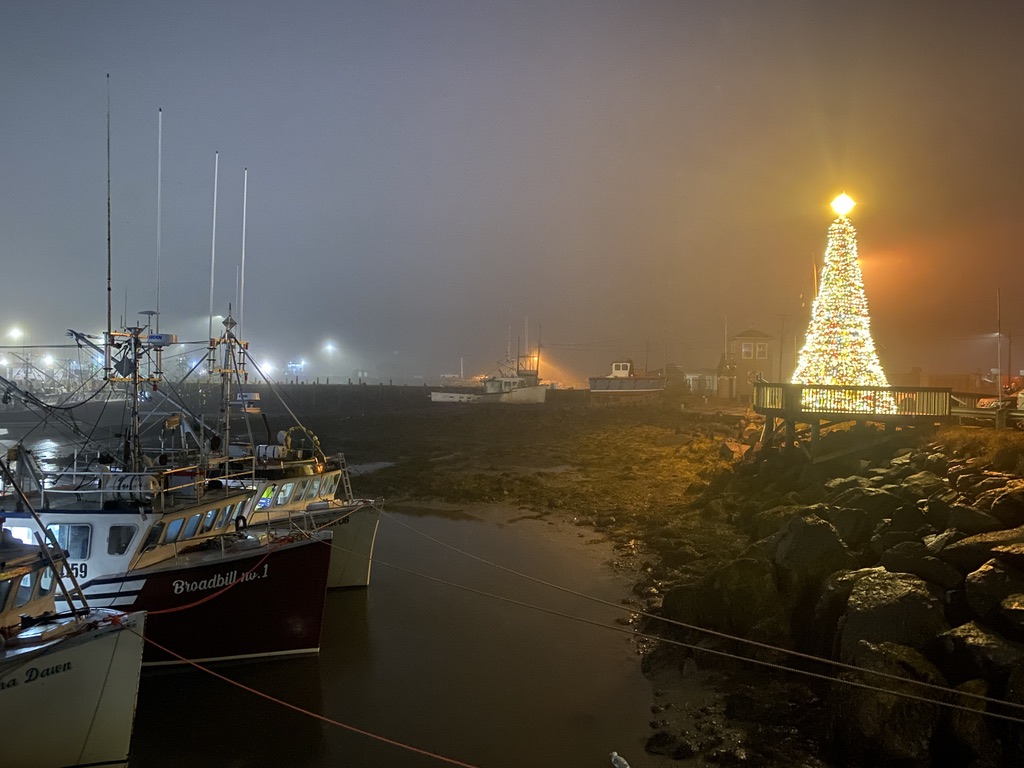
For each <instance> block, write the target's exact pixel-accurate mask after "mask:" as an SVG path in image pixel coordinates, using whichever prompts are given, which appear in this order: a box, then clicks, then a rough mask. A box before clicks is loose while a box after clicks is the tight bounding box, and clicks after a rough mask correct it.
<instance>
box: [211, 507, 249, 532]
mask: <svg viewBox="0 0 1024 768" xmlns="http://www.w3.org/2000/svg"><path fill="white" fill-rule="evenodd" d="M242 503H243V502H241V501H240V502H238V504H228V505H227V506H226V507H224V509H222V510H221V512H220V517H219V518H218V519H217V525H216V526H215V527H216V528H223V527H224V526H225V525H227V524H228V521H229V520H231V513H232V512H233V511H234V509H235V507H236V506H237V507H239V510H238V513H239V514H241V513H242V510H241V505H242Z"/></svg>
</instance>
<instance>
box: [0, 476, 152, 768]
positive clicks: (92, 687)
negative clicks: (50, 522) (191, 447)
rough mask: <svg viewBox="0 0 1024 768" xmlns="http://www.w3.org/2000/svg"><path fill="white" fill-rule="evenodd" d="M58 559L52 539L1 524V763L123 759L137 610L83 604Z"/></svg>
mask: <svg viewBox="0 0 1024 768" xmlns="http://www.w3.org/2000/svg"><path fill="white" fill-rule="evenodd" d="M3 468H4V471H5V472H7V467H6V464H4V465H3ZM0 528H2V518H0ZM65 567H66V563H65V562H64V561H63V560H62V553H61V551H60V550H59V549H58V548H56V547H43V546H41V545H38V544H27V543H24V542H22V541H19V540H18V539H15V538H14V537H13V535H12V534H11V532H10V531H9V530H8V529H6V528H2V530H0V726H2V728H3V733H4V735H5V738H4V740H3V745H2V746H0V760H2V764H3V766H4V768H60V767H66V766H71V767H81V768H85V766H127V764H128V753H129V749H130V746H131V736H132V724H133V722H134V719H135V703H136V696H137V694H138V688H139V674H140V671H141V668H142V650H143V632H144V629H145V619H146V615H145V613H129V614H125V613H122V612H121V611H114V610H109V609H102V608H90V607H88V606H87V605H86V604H85V603H84V601H82V600H80V599H78V598H80V594H79V593H77V591H76V587H75V586H74V585H73V584H70V583H67V582H66V581H65V578H64V573H65V572H64V571H63V570H62V569H64V568H65ZM58 590H60V592H61V593H62V594H64V595H65V596H66V597H68V598H69V599H73V600H74V603H73V605H74V607H73V608H72V609H71V610H69V611H66V612H58V610H57V605H56V599H55V598H56V594H57V592H58Z"/></svg>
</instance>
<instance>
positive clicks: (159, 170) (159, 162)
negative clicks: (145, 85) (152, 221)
mask: <svg viewBox="0 0 1024 768" xmlns="http://www.w3.org/2000/svg"><path fill="white" fill-rule="evenodd" d="M156 115H157V121H156V126H157V127H156V332H157V333H160V242H161V238H160V218H161V211H162V206H161V202H162V201H161V198H160V195H161V191H162V189H163V181H164V167H163V158H164V111H163V109H160V108H158V109H157V111H156Z"/></svg>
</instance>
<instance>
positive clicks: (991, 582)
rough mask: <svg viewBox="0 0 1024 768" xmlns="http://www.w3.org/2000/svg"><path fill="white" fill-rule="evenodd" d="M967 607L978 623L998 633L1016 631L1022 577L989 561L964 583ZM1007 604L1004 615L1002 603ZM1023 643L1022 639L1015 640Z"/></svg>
mask: <svg viewBox="0 0 1024 768" xmlns="http://www.w3.org/2000/svg"><path fill="white" fill-rule="evenodd" d="M964 591H965V593H966V596H967V604H968V605H969V606H970V608H971V611H972V612H973V613H974V615H975V616H977V617H978V619H979V620H981V621H983V622H985V623H986V624H989V625H991V626H993V627H995V628H998V629H1001V630H1004V631H1005V630H1010V631H1013V630H1016V629H1018V625H1019V622H1020V609H1019V608H1018V606H1019V605H1020V603H1021V602H1022V601H1024V574H1022V573H1021V572H1019V571H1017V570H1016V569H1014V568H1011V567H1009V566H1008V565H1006V564H1005V563H1002V562H1000V561H999V560H995V559H993V560H989V561H988V562H987V563H985V564H984V565H983V566H981V567H980V568H978V569H977V570H976V571H972V572H971V573H969V574H968V575H967V578H966V579H965V581H964ZM1004 602H1006V603H1007V607H1008V609H1009V611H1008V612H1006V611H1004V608H1003V604H1004ZM1019 639H1022V640H1024V637H1019Z"/></svg>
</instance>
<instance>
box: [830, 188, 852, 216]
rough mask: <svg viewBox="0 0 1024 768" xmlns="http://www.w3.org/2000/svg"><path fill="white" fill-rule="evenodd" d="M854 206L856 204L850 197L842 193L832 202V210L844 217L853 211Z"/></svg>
mask: <svg viewBox="0 0 1024 768" xmlns="http://www.w3.org/2000/svg"><path fill="white" fill-rule="evenodd" d="M856 204H857V203H856V202H855V201H854V199H853V198H852V197H850V196H849V195H848V194H846V193H845V192H843V194H841V195H839V197H837V198H836V199H835V200H833V201H832V210H833V211H835V212H836V213H837V214H839V215H840V216H845V215H846V214H848V213H849V212H850V211H852V210H853V206H855V205H856Z"/></svg>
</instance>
